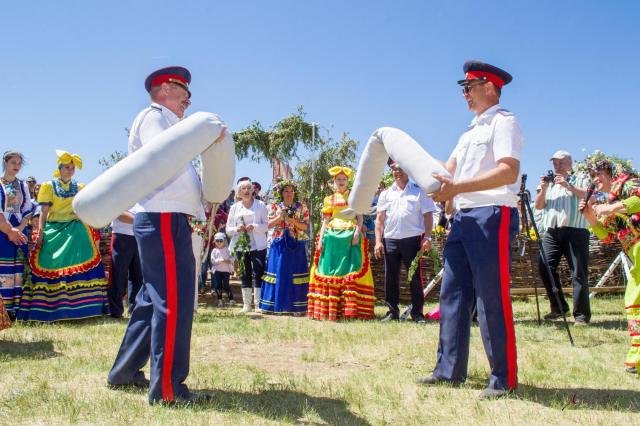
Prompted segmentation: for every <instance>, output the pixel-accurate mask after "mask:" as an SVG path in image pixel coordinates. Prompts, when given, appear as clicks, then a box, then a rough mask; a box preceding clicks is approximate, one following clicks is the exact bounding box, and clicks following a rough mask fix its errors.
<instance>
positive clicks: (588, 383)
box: [0, 297, 640, 425]
mask: <svg viewBox="0 0 640 426" xmlns="http://www.w3.org/2000/svg"><path fill="white" fill-rule="evenodd" d="M542 305H543V306H546V302H545V301H543V302H542ZM592 309H593V311H594V315H593V322H592V324H591V325H590V326H589V327H583V328H575V327H573V326H571V330H572V332H573V335H574V338H575V341H576V345H575V347H571V345H570V344H569V342H568V338H567V334H566V332H565V330H564V329H563V328H562V324H561V323H549V322H547V323H543V325H542V326H538V325H537V323H536V321H535V303H534V302H533V301H528V302H527V301H516V302H514V314H515V318H516V338H517V342H518V361H519V381H520V386H519V388H518V390H517V392H516V393H515V395H513V396H512V397H511V398H509V399H504V400H498V401H478V400H477V399H476V398H477V395H478V393H479V392H480V391H481V390H482V389H483V388H484V387H485V385H486V379H487V376H488V369H489V367H488V362H487V360H486V357H485V354H484V350H483V348H482V342H481V339H480V336H479V330H478V327H477V326H474V327H473V329H472V345H471V355H470V362H469V380H468V381H467V383H466V384H465V385H464V386H462V387H460V388H453V387H448V386H442V387H422V386H418V385H415V384H414V383H413V381H414V379H415V378H416V377H417V376H420V375H425V374H428V373H429V372H430V371H431V369H432V368H433V366H434V363H435V355H436V345H437V338H438V324H437V323H429V324H427V325H426V326H425V325H422V326H421V325H415V324H413V323H394V324H389V323H380V322H377V321H376V322H350V323H323V322H316V321H310V320H308V319H306V318H292V317H274V316H266V315H249V316H243V315H238V314H237V311H238V308H235V309H232V308H225V309H219V308H213V307H208V306H205V305H201V306H200V308H199V312H198V315H197V317H196V320H195V324H194V329H193V338H192V351H191V373H190V375H189V378H188V380H187V384H188V385H189V386H190V388H191V389H193V390H203V391H208V392H211V393H212V394H213V395H214V398H213V401H211V402H210V403H208V404H207V405H202V406H195V407H180V408H167V407H161V406H149V405H148V404H147V395H146V392H144V391H137V390H130V391H114V390H110V389H108V388H107V387H106V386H105V383H106V375H107V372H108V370H109V369H110V367H111V363H112V362H113V359H114V356H115V354H116V351H117V348H118V345H119V344H120V340H121V338H122V335H123V332H124V329H125V326H126V322H123V321H117V320H111V319H102V318H101V319H92V320H86V321H83V322H76V323H61V324H53V325H38V324H20V323H18V324H16V325H15V326H14V327H13V328H11V329H9V330H5V331H3V332H0V390H1V392H0V424H3V425H4V424H7V425H16V424H110V425H111V424H189V425H199V424H203V425H204V424H229V425H232V424H233V425H237V424H311V425H319V424H332V425H333V424H335V425H369V424H371V425H384V424H407V425H414V424H415V425H418V424H432V423H445V422H446V423H449V424H475V423H480V424H545V423H550V424H603V425H611V424H627V425H633V424H640V413H639V412H640V378H639V377H638V376H635V375H630V374H628V373H625V372H624V368H623V361H624V355H625V353H626V350H627V345H628V336H627V332H626V321H625V320H624V317H623V315H622V299H621V297H608V298H598V299H595V300H593V302H592ZM376 312H377V314H379V315H382V314H383V313H384V309H383V308H382V307H378V308H377V309H376ZM544 313H545V312H544V310H543V314H544Z"/></svg>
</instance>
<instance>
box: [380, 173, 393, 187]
mask: <svg viewBox="0 0 640 426" xmlns="http://www.w3.org/2000/svg"><path fill="white" fill-rule="evenodd" d="M380 180H381V181H382V183H383V184H384V187H385V188H389V187H390V186H391V185H393V181H394V180H395V179H393V171H392V170H391V169H386V170H385V172H384V174H383V175H382V178H381V179H380Z"/></svg>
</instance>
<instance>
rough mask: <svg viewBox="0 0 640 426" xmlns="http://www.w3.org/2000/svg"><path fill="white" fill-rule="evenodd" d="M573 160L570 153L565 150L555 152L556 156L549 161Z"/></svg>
mask: <svg viewBox="0 0 640 426" xmlns="http://www.w3.org/2000/svg"><path fill="white" fill-rule="evenodd" d="M567 157H569V158H571V153H570V152H569V151H565V150H564V149H561V150H560V151H556V152H554V154H553V155H552V156H551V158H549V160H553V159H556V160H562V159H563V158H567Z"/></svg>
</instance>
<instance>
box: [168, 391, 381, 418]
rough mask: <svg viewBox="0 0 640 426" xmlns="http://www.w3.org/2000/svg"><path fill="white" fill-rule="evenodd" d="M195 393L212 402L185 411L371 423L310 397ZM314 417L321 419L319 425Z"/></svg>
mask: <svg viewBox="0 0 640 426" xmlns="http://www.w3.org/2000/svg"><path fill="white" fill-rule="evenodd" d="M194 393H197V394H204V395H207V396H208V397H209V398H210V400H209V401H207V402H206V403H201V404H198V405H195V406H184V408H190V409H196V410H197V409H214V410H217V411H229V412H234V413H238V412H247V413H253V414H257V415H259V416H262V417H264V418H266V419H270V420H273V421H293V422H296V423H300V422H302V423H305V424H330V425H361V426H366V425H370V423H369V422H368V421H366V420H365V419H363V418H361V417H359V416H358V415H356V414H354V413H352V412H351V411H349V409H348V407H347V403H346V402H345V401H343V400H340V399H333V398H322V397H317V396H310V395H307V394H305V393H302V392H295V391H291V390H282V389H269V390H263V391H260V392H258V393H252V392H237V391H229V390H208V389H201V390H196V391H195V392H194ZM176 408H179V406H177V407H176ZM309 417H311V418H309ZM314 417H318V418H319V419H318V421H317V423H316V421H314Z"/></svg>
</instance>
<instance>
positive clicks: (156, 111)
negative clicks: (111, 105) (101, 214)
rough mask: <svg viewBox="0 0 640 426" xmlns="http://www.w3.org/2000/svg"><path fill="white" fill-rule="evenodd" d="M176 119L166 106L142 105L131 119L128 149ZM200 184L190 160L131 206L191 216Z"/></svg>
mask: <svg viewBox="0 0 640 426" xmlns="http://www.w3.org/2000/svg"><path fill="white" fill-rule="evenodd" d="M178 121H180V119H179V118H178V116H177V115H175V114H174V113H173V112H172V111H171V110H169V108H167V107H165V106H162V105H160V104H157V103H155V102H154V103H152V104H151V105H150V106H149V107H147V108H145V109H143V110H142V111H141V112H140V113H139V114H138V116H137V117H136V118H135V120H134V121H133V125H132V126H131V131H130V132H129V153H132V152H135V151H136V150H138V149H140V148H141V147H142V145H145V144H147V143H149V142H150V141H152V140H153V138H154V137H155V136H157V135H159V134H160V133H162V132H163V131H165V130H166V129H168V128H169V127H171V126H173V125H174V124H176V123H177V122H178ZM201 188H202V186H201V183H200V179H199V178H198V174H197V172H196V170H195V168H194V167H193V165H192V164H190V163H189V164H187V165H185V166H184V167H183V168H182V170H181V171H179V172H178V173H177V174H176V175H175V176H173V177H172V178H171V179H169V180H168V181H167V182H165V183H164V184H163V185H161V186H160V187H158V188H156V189H155V190H154V191H153V192H151V193H150V194H148V195H147V196H145V197H144V198H143V199H142V200H140V201H139V202H138V204H137V205H136V206H135V211H136V212H156V213H159V212H174V213H185V214H188V215H191V216H194V215H195V214H196V213H197V210H198V208H199V206H200V199H201V193H202V189H201Z"/></svg>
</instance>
